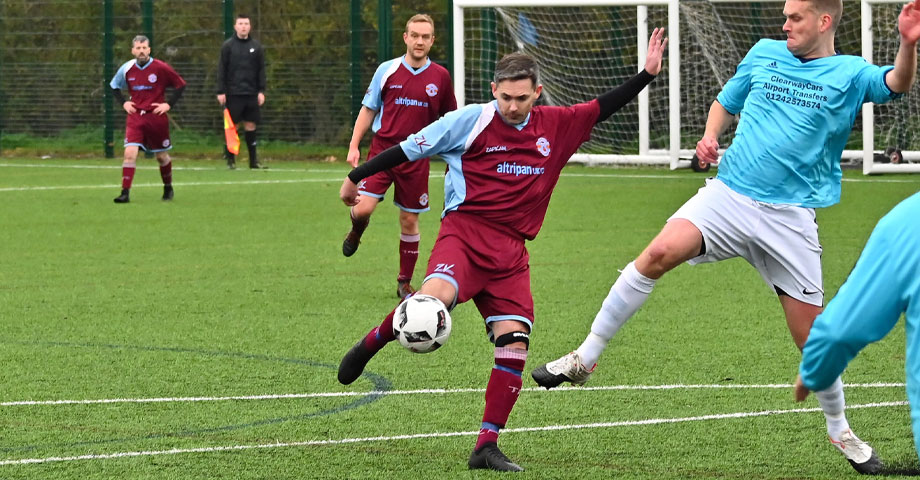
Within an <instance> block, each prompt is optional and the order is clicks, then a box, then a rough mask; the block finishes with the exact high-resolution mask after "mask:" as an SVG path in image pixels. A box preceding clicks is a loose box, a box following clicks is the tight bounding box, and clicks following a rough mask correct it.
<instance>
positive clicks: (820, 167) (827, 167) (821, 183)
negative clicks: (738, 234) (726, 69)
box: [717, 40, 900, 207]
mask: <svg viewBox="0 0 920 480" xmlns="http://www.w3.org/2000/svg"><path fill="white" fill-rule="evenodd" d="M892 68H894V67H892V66H887V67H879V66H876V65H872V64H870V63H868V62H866V60H865V59H863V58H862V57H856V56H852V55H834V56H831V57H824V58H817V59H812V60H805V61H803V60H800V59H799V58H797V57H795V56H794V55H793V54H792V53H791V52H790V51H789V49H788V48H786V42H785V41H778V40H761V41H759V42H757V44H756V45H754V47H753V48H751V50H750V51H749V52H748V53H747V55H746V56H745V57H744V60H742V61H741V63H740V64H739V65H738V69H737V71H736V72H735V75H734V76H733V77H732V78H731V79H730V80H729V81H728V82H727V83H726V84H725V86H724V87H723V88H722V92H721V93H719V96H718V98H717V99H718V101H719V103H720V104H722V106H723V107H725V109H726V110H728V111H729V112H730V113H732V114H738V113H740V114H741V119H740V121H739V123H738V128H737V129H736V131H735V138H734V140H733V141H732V144H731V146H730V147H729V148H728V150H727V151H726V152H725V155H724V156H723V158H722V161H721V163H720V164H719V174H718V177H719V179H721V180H722V181H723V182H724V183H725V184H726V185H728V186H729V187H730V188H731V189H732V190H735V191H736V192H739V193H742V194H744V195H747V196H749V197H751V198H753V199H755V200H759V201H762V202H768V203H785V204H793V205H799V206H803V207H827V206H830V205H833V204H835V203H837V202H839V201H840V178H841V176H842V172H841V170H840V156H841V154H842V153H843V148H844V146H845V145H846V141H847V137H849V134H850V131H851V130H852V128H853V122H854V121H855V120H856V115H857V114H858V113H859V111H860V109H861V108H862V105H863V104H864V103H866V102H874V103H885V102H887V101H889V100H891V99H893V98H897V97H899V96H900V95H898V94H895V93H893V92H892V91H891V90H890V89H889V88H888V86H887V85H886V84H885V74H886V73H888V71H889V70H891V69H892Z"/></svg>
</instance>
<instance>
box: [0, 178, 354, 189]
mask: <svg viewBox="0 0 920 480" xmlns="http://www.w3.org/2000/svg"><path fill="white" fill-rule="evenodd" d="M341 181H342V179H341V178H296V179H287V180H242V181H240V180H232V181H231V180H227V181H222V182H173V185H174V186H177V187H189V186H203V185H272V184H280V183H317V182H341ZM113 185H116V186H117V184H115V183H108V184H105V185H58V186H47V187H2V188H0V192H30V191H41V190H87V189H100V188H106V189H111V188H115V187H113ZM162 186H163V184H162V183H135V184H134V185H133V186H132V188H133V187H162Z"/></svg>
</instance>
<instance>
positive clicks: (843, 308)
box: [799, 193, 920, 447]
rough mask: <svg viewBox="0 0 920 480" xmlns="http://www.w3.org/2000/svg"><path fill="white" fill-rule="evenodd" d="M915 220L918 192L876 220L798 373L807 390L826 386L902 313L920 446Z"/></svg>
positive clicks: (919, 233) (918, 238)
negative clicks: (904, 320)
mask: <svg viewBox="0 0 920 480" xmlns="http://www.w3.org/2000/svg"><path fill="white" fill-rule="evenodd" d="M918 219H920V193H916V194H914V195H913V196H911V197H910V198H908V199H907V200H904V201H903V202H901V203H900V204H898V205H897V206H896V207H894V208H893V209H892V210H891V211H890V212H888V214H887V215H885V216H884V217H883V218H882V219H881V220H880V221H879V222H878V225H876V227H875V230H873V231H872V235H870V236H869V241H868V242H867V243H866V247H865V248H864V249H863V251H862V254H860V256H859V260H857V261H856V266H855V267H853V271H852V272H850V276H849V277H848V278H847V280H846V282H845V283H844V284H843V286H841V287H840V290H839V291H838V292H837V295H836V296H834V298H833V299H832V300H831V301H830V303H828V305H827V308H826V309H825V310H824V312H823V313H822V314H821V315H819V316H818V318H817V319H816V320H815V323H814V325H813V326H812V327H811V332H810V333H809V335H808V341H807V342H806V343H805V348H804V349H803V351H802V363H801V365H800V366H799V374H800V375H801V376H802V382H803V383H804V384H805V386H806V387H808V388H809V389H810V390H812V391H819V390H823V389H825V388H827V387H828V386H830V384H831V383H833V382H834V380H835V379H836V378H837V376H838V375H840V373H841V372H842V371H843V370H844V368H846V366H847V364H848V363H849V362H850V360H852V359H853V357H855V356H856V354H857V353H859V351H860V350H862V349H863V348H864V347H865V346H866V345H868V344H869V343H871V342H875V341H878V340H879V339H881V338H882V337H884V336H885V335H887V334H888V332H889V331H891V329H892V328H894V326H895V324H896V323H897V321H898V319H899V318H900V317H901V314H902V313H904V314H905V318H906V320H907V322H906V332H907V360H906V363H907V365H906V367H907V368H906V370H907V396H908V398H909V399H910V405H911V407H910V408H911V418H912V421H913V429H914V441H915V444H916V446H918V447H920V220H918ZM889 374H890V372H889ZM889 378H890V377H889Z"/></svg>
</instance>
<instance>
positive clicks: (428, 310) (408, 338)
mask: <svg viewBox="0 0 920 480" xmlns="http://www.w3.org/2000/svg"><path fill="white" fill-rule="evenodd" d="M393 334H394V335H396V339H397V340H399V344H400V345H402V346H404V347H406V348H408V349H409V350H412V351H413V352H415V353H428V352H433V351H435V350H437V349H438V348H440V347H441V345H444V344H445V343H446V342H447V338H448V337H450V314H449V313H447V307H445V306H444V304H443V303H441V301H440V300H438V299H437V298H436V297H432V296H431V295H423V294H420V293H416V294H415V295H413V296H411V297H409V298H407V299H406V300H404V301H403V302H402V303H400V304H399V306H398V307H396V312H395V313H394V314H393Z"/></svg>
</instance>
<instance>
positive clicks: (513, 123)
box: [338, 29, 667, 471]
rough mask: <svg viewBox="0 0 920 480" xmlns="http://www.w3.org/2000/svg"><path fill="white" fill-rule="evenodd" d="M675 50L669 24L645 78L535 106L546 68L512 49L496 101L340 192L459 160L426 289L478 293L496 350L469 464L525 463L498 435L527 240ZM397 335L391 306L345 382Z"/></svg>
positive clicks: (449, 119) (516, 369) (457, 298)
mask: <svg viewBox="0 0 920 480" xmlns="http://www.w3.org/2000/svg"><path fill="white" fill-rule="evenodd" d="M666 45H667V39H665V38H664V31H663V30H662V29H655V31H654V32H653V33H652V36H651V39H650V40H649V50H648V58H647V60H646V63H645V66H644V67H645V68H644V69H643V70H642V71H641V72H639V74H637V75H636V76H634V77H632V78H631V79H629V80H627V81H626V82H625V83H624V84H623V85H621V86H619V87H617V88H615V89H613V90H610V91H608V92H606V93H604V94H602V95H601V96H599V97H597V98H596V99H594V100H591V101H589V102H587V103H581V104H577V105H573V106H570V107H557V106H534V102H536V100H537V98H539V96H540V93H541V92H542V89H543V86H542V85H540V84H539V83H538V77H537V66H536V63H535V62H534V60H533V58H532V57H530V56H528V55H526V54H523V53H512V54H509V55H506V56H504V57H503V58H502V59H501V60H500V61H499V62H498V64H497V65H496V68H495V81H494V82H493V83H492V95H493V97H495V101H493V102H490V103H485V104H474V105H467V106H465V107H463V108H461V109H459V110H457V111H454V112H451V113H448V114H447V115H445V116H444V117H443V118H441V119H440V120H438V121H436V122H434V123H432V124H431V125H429V126H427V127H425V128H423V129H422V130H421V131H419V132H418V133H416V134H413V135H410V136H409V138H407V139H406V140H404V141H402V142H400V143H399V144H398V145H396V146H393V147H391V148H389V149H387V150H385V151H384V152H382V153H381V154H380V155H377V156H376V157H374V158H372V159H371V160H370V161H369V162H367V163H366V164H364V165H362V166H360V167H358V168H355V169H354V170H352V171H351V173H349V174H348V178H346V179H345V181H344V183H343V184H342V189H341V192H340V196H341V198H342V200H343V201H344V202H345V204H346V205H351V206H353V205H355V204H360V203H358V202H359V201H361V202H363V201H364V199H363V198H359V197H358V187H357V183H358V182H360V181H361V180H362V179H363V178H366V177H368V176H369V175H372V174H374V173H375V172H380V171H383V170H386V169H389V168H393V167H394V166H396V165H401V164H404V163H406V162H410V161H417V160H419V159H421V158H425V157H428V156H430V155H434V154H439V155H441V157H443V158H444V159H445V161H446V162H447V164H448V166H449V169H448V172H447V177H446V178H445V181H444V190H445V206H444V213H443V215H442V219H441V228H440V232H439V233H438V239H437V240H436V241H435V244H434V249H433V250H432V252H431V257H430V259H429V261H428V273H427V276H426V278H425V281H424V283H422V286H421V288H420V289H419V292H420V293H423V294H426V295H431V296H434V297H437V298H438V299H440V300H441V301H442V302H444V304H445V305H448V306H450V308H453V307H454V306H456V305H458V304H461V303H464V302H466V301H468V300H473V301H474V302H475V303H476V307H477V309H478V310H479V313H480V314H481V315H482V318H483V320H484V321H485V326H486V330H487V332H488V335H489V339H490V340H491V341H492V342H493V343H494V345H495V350H494V360H495V366H494V367H493V369H492V372H491V376H490V377H489V382H488V385H487V386H486V394H485V412H484V414H483V418H482V424H481V429H480V432H479V437H478V438H477V440H476V446H475V448H474V449H473V453H472V455H471V456H470V459H469V467H470V468H471V469H480V468H482V469H492V470H502V471H521V470H523V469H522V468H521V467H520V466H519V465H517V464H516V463H514V462H512V461H511V460H509V459H508V457H506V456H505V455H504V454H503V453H502V452H501V450H499V448H498V445H497V441H498V433H499V430H500V429H502V428H504V426H505V423H506V422H507V420H508V416H509V415H510V413H511V409H512V408H513V407H514V404H515V402H516V401H517V397H518V394H519V392H520V391H521V386H522V384H523V382H522V379H521V375H522V373H523V370H524V364H525V362H526V360H527V351H528V348H529V344H530V330H531V328H532V326H533V321H534V312H533V296H532V295H531V289H530V261H529V255H528V253H527V249H526V247H525V242H526V241H527V240H532V239H533V238H534V237H536V236H537V233H538V232H539V231H540V227H541V226H542V225H543V220H544V218H545V216H546V209H547V207H548V206H549V201H550V196H551V195H552V193H553V189H554V188H555V186H556V182H557V181H558V180H559V175H560V173H561V171H562V168H563V167H564V166H565V164H566V162H568V160H569V158H570V157H571V156H572V154H573V153H575V151H576V150H577V149H578V147H579V146H580V145H581V144H582V143H584V142H586V141H587V140H588V139H589V138H590V135H591V130H592V129H593V128H594V125H595V124H597V123H598V122H601V121H604V120H606V119H607V118H608V117H610V115H612V114H613V113H614V112H616V111H617V110H619V109H620V108H621V107H623V105H626V104H627V103H628V102H629V101H631V100H632V99H633V98H635V97H636V95H638V94H639V92H640V91H641V90H642V89H643V88H645V86H646V85H648V84H649V82H651V81H652V80H653V79H654V78H655V75H657V74H658V72H660V71H661V59H662V55H663V53H664V49H665V47H666ZM393 339H394V334H393V312H390V314H389V315H387V316H386V318H385V319H384V321H383V323H381V324H380V326H378V327H374V328H373V329H371V331H370V332H369V333H368V334H367V335H366V336H365V337H364V338H362V339H361V340H359V341H358V343H356V344H355V345H354V347H352V348H351V350H349V351H348V353H346V354H345V357H344V358H342V362H341V364H340V365H339V375H338V378H339V382H341V383H342V384H345V385H348V384H350V383H352V382H354V381H355V380H356V379H357V378H358V377H359V376H360V375H361V373H362V372H363V370H364V367H365V365H367V363H368V362H369V361H370V359H371V358H372V357H373V356H374V355H375V354H376V353H377V352H378V351H380V349H382V348H383V347H384V346H385V345H386V344H387V343H389V342H391V341H393Z"/></svg>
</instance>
